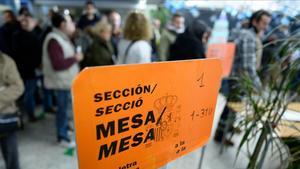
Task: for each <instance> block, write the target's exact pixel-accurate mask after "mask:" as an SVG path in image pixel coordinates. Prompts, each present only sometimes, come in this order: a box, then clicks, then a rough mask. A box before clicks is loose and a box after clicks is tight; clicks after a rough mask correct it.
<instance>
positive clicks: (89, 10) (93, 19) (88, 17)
mask: <svg viewBox="0 0 300 169" xmlns="http://www.w3.org/2000/svg"><path fill="white" fill-rule="evenodd" d="M100 20H101V18H100V16H98V15H97V9H96V7H95V4H94V3H93V2H92V1H87V2H86V3H85V11H84V13H83V15H82V16H81V17H80V19H79V21H78V24H77V26H78V28H80V29H81V30H84V29H85V28H87V27H89V26H94V25H95V24H96V23H97V22H99V21H100Z"/></svg>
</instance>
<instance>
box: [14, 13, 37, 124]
mask: <svg viewBox="0 0 300 169" xmlns="http://www.w3.org/2000/svg"><path fill="white" fill-rule="evenodd" d="M20 23H21V29H20V30H19V31H17V32H15V33H14V35H13V39H12V49H13V54H12V55H13V58H14V59H15V61H16V64H17V67H18V70H19V72H20V74H21V77H22V79H23V81H24V84H25V92H24V95H23V98H22V108H23V109H24V110H23V111H25V112H26V113H27V114H28V116H29V121H31V122H34V121H36V120H37V118H36V115H35V97H34V96H35V91H36V86H37V79H36V74H35V71H36V69H37V68H38V67H39V66H40V64H41V43H40V40H39V37H38V35H37V33H36V32H35V30H34V29H35V24H34V21H33V18H32V16H31V15H30V14H28V13H27V14H26V15H22V16H21V17H20Z"/></svg>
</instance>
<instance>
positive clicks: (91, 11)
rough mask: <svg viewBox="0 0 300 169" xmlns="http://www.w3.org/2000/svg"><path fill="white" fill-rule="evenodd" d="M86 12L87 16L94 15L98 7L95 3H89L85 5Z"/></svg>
mask: <svg viewBox="0 0 300 169" xmlns="http://www.w3.org/2000/svg"><path fill="white" fill-rule="evenodd" d="M85 11H86V14H87V15H94V14H95V13H96V7H95V4H94V2H93V1H87V2H86V3H85Z"/></svg>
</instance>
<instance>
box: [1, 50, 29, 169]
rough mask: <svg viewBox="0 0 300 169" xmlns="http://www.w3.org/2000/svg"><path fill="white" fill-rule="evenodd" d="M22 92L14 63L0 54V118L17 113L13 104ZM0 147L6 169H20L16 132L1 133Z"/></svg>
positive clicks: (22, 88) (20, 80) (21, 85)
mask: <svg viewBox="0 0 300 169" xmlns="http://www.w3.org/2000/svg"><path fill="white" fill-rule="evenodd" d="M23 91H24V86H23V82H22V79H21V77H20V75H19V72H18V69H17V66H16V64H15V62H14V61H13V60H12V59H11V58H10V57H8V56H7V55H5V54H3V53H2V52H0V116H4V115H10V114H14V113H16V112H17V107H16V104H15V102H16V100H17V99H18V98H19V97H20V96H21V95H22V93H23ZM0 145H1V149H2V153H3V157H4V161H5V164H6V169H20V165H19V153H18V144H17V136H16V132H15V131H7V132H4V133H1V134H0Z"/></svg>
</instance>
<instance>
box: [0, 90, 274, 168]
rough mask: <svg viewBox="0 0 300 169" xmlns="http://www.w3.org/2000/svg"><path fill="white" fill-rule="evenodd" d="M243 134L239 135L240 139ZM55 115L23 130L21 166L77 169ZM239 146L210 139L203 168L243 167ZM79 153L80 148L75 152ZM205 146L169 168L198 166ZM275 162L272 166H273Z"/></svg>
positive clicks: (1, 165)
mask: <svg viewBox="0 0 300 169" xmlns="http://www.w3.org/2000/svg"><path fill="white" fill-rule="evenodd" d="M224 104H225V100H224V98H223V97H222V96H219V98H218V105H217V111H216V113H215V121H214V126H213V131H215V128H216V125H217V123H218V119H219V117H220V114H221V110H222V109H223V107H224ZM240 137H241V136H237V137H235V140H238V139H239V138H240ZM55 141H56V138H55V127H54V116H53V115H47V117H46V118H45V119H44V120H41V121H39V122H37V123H34V124H27V125H26V129H25V130H24V131H21V132H19V151H20V159H21V167H22V168H21V169H77V168H78V166H77V158H76V154H74V156H69V155H65V154H64V153H65V151H66V150H65V149H64V148H62V147H60V146H58V145H57V144H56V142H55ZM236 149H237V148H236V147H233V148H227V149H226V150H225V151H224V153H223V154H222V155H220V154H219V151H220V145H218V144H216V143H215V142H214V141H212V140H210V141H209V143H208V144H207V146H206V151H205V156H204V160H203V165H202V169H242V168H245V166H246V164H247V158H246V157H245V155H244V154H243V153H241V156H240V157H239V158H238V160H236V164H235V165H234V161H235V154H236ZM75 153H76V152H75ZM200 154H201V149H198V150H195V151H194V152H192V153H190V154H188V155H186V156H183V157H181V158H179V159H177V160H175V161H173V162H171V163H169V164H168V165H167V169H198V168H199V162H200ZM269 157H270V153H269V155H267V157H266V162H265V163H266V164H267V165H264V167H263V168H264V169H277V167H274V166H276V165H278V159H275V158H273V160H272V159H271V158H269ZM271 165H272V166H271ZM0 169H4V162H3V158H2V156H1V155H0Z"/></svg>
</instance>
